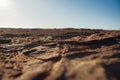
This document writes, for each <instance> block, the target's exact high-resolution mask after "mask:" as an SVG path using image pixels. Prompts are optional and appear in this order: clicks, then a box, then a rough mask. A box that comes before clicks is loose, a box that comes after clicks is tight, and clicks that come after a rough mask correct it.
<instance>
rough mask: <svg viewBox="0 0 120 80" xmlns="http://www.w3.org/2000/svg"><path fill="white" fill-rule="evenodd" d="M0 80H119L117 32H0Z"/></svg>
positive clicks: (78, 30) (23, 30)
mask: <svg viewBox="0 0 120 80" xmlns="http://www.w3.org/2000/svg"><path fill="white" fill-rule="evenodd" d="M0 80H120V31H119V30H118V31H113V30H111V31H110V30H109V31H108V30H89V29H0Z"/></svg>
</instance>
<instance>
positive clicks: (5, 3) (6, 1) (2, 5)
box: [0, 0, 10, 9]
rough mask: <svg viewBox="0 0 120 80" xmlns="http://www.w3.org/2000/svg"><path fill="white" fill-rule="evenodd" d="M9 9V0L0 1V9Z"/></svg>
mask: <svg viewBox="0 0 120 80" xmlns="http://www.w3.org/2000/svg"><path fill="white" fill-rule="evenodd" d="M9 7H10V0H0V8H3V9H5V8H9Z"/></svg>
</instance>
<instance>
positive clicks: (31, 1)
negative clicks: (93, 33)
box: [0, 0, 120, 30]
mask: <svg viewBox="0 0 120 80" xmlns="http://www.w3.org/2000/svg"><path fill="white" fill-rule="evenodd" d="M5 27H6V28H65V27H69V28H91V29H116V30H120V0H0V28H5Z"/></svg>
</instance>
